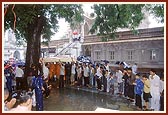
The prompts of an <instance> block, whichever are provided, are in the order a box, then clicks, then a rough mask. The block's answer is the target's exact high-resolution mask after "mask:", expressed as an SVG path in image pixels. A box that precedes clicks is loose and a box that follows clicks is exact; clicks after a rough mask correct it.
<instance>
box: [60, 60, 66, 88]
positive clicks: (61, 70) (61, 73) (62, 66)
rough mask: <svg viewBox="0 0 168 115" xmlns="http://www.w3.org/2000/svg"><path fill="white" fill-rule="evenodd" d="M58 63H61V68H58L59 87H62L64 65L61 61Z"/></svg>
mask: <svg viewBox="0 0 168 115" xmlns="http://www.w3.org/2000/svg"><path fill="white" fill-rule="evenodd" d="M60 65H61V68H60V79H59V80H60V81H59V88H63V87H64V75H65V66H64V64H63V63H61V62H60Z"/></svg>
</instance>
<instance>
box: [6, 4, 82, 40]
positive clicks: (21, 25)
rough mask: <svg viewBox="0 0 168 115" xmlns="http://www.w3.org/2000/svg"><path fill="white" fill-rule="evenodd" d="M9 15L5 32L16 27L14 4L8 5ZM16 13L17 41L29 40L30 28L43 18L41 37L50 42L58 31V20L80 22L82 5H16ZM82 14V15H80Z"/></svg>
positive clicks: (7, 14)
mask: <svg viewBox="0 0 168 115" xmlns="http://www.w3.org/2000/svg"><path fill="white" fill-rule="evenodd" d="M8 6H9V7H8V8H7V13H6V15H5V17H4V24H5V30H6V29H9V28H12V29H13V27H14V15H13V12H12V7H13V5H12V4H9V5H8ZM14 12H15V13H16V28H15V35H16V38H17V40H20V39H22V38H24V39H25V40H26V41H27V39H29V37H28V36H29V34H30V33H28V28H32V30H33V28H34V27H30V26H32V25H33V24H35V23H36V21H37V19H38V18H39V17H43V30H42V33H41V35H43V39H47V40H48V41H50V37H51V36H52V35H53V34H54V33H55V32H57V31H58V28H59V27H58V19H59V18H65V20H66V21H68V22H71V21H72V17H73V16H75V17H76V19H78V20H80V17H81V12H82V9H81V5H79V4H15V7H14ZM79 12H80V13H79Z"/></svg>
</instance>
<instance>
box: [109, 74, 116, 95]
mask: <svg viewBox="0 0 168 115" xmlns="http://www.w3.org/2000/svg"><path fill="white" fill-rule="evenodd" d="M114 82H115V81H114V76H113V73H112V72H111V73H110V79H109V80H108V83H109V85H110V91H109V92H110V94H111V95H114Z"/></svg>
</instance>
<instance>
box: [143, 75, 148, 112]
mask: <svg viewBox="0 0 168 115" xmlns="http://www.w3.org/2000/svg"><path fill="white" fill-rule="evenodd" d="M142 78H143V83H144V90H143V99H144V101H145V102H144V106H143V107H144V110H148V109H149V98H150V81H149V79H148V77H147V76H146V75H143V76H142Z"/></svg>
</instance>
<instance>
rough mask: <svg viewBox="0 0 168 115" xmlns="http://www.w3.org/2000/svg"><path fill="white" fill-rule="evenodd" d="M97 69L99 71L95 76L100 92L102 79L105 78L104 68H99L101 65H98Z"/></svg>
mask: <svg viewBox="0 0 168 115" xmlns="http://www.w3.org/2000/svg"><path fill="white" fill-rule="evenodd" d="M96 69H97V71H96V74H95V75H96V77H97V79H96V81H97V88H98V90H101V78H102V77H103V75H102V71H103V67H99V65H96Z"/></svg>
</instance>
